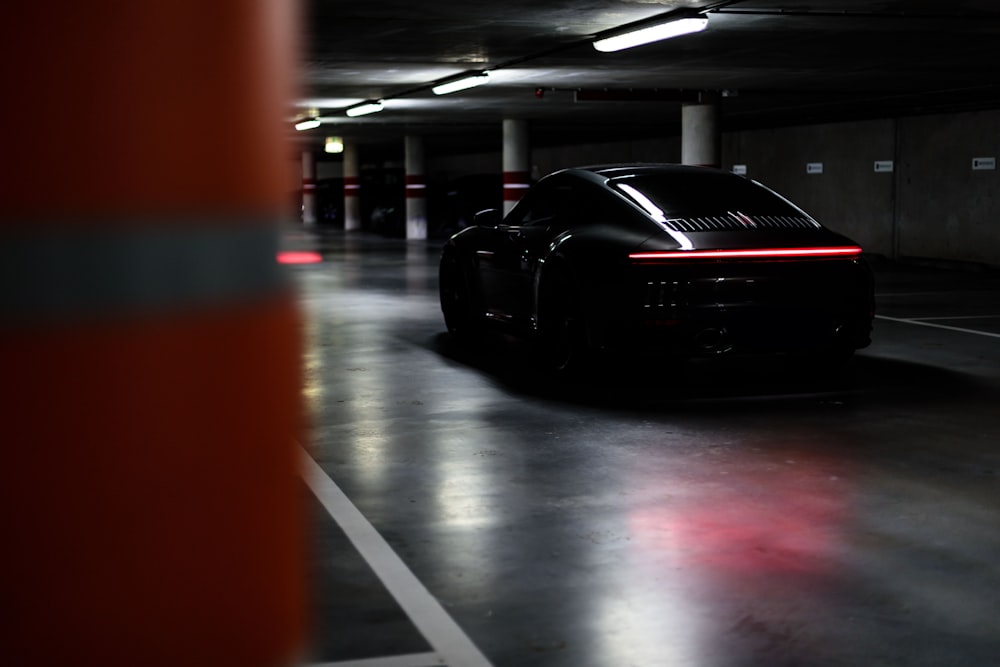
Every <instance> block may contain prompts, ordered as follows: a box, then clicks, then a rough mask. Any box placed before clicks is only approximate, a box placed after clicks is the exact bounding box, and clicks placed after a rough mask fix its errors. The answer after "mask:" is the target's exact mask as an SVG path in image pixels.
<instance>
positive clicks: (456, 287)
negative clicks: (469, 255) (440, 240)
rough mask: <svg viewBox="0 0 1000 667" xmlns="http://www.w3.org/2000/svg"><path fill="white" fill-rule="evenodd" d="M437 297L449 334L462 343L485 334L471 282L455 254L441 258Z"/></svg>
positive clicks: (448, 254)
mask: <svg viewBox="0 0 1000 667" xmlns="http://www.w3.org/2000/svg"><path fill="white" fill-rule="evenodd" d="M438 294H439V298H440V301H441V313H442V314H443V315H444V323H445V326H446V327H447V328H448V333H449V334H451V335H452V336H453V337H454V338H455V339H456V340H458V341H460V342H462V343H472V342H475V341H477V340H478V339H479V338H480V336H481V334H482V324H481V322H480V319H479V315H478V313H477V312H476V309H475V301H474V299H473V292H472V288H471V286H470V284H469V279H468V277H467V275H466V273H465V271H463V270H462V264H461V263H460V261H459V259H458V257H456V256H455V254H454V253H447V254H445V255H444V257H442V259H441V265H440V267H439V269H438Z"/></svg>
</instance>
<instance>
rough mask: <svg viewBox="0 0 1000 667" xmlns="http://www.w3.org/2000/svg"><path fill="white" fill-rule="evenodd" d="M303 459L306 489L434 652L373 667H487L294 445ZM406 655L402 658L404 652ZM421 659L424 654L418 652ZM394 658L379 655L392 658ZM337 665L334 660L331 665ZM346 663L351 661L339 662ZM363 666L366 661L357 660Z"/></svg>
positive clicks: (354, 509) (350, 505)
mask: <svg viewBox="0 0 1000 667" xmlns="http://www.w3.org/2000/svg"><path fill="white" fill-rule="evenodd" d="M299 450H300V454H301V458H302V477H303V479H304V480H305V482H306V485H307V486H309V489H310V490H311V491H312V492H313V495H315V496H316V499H317V500H319V502H320V504H322V505H323V508H324V509H326V511H327V512H328V513H329V514H330V516H331V517H332V518H333V520H334V521H336V522H337V524H338V525H339V526H340V528H341V530H343V531H344V533H345V534H346V535H347V539H349V540H350V541H351V544H353V545H354V548H355V549H357V551H358V553H360V554H361V557H362V558H364V559H365V561H367V563H368V565H369V566H370V567H371V568H372V570H373V571H374V572H375V575H376V576H377V577H378V578H379V579H380V580H381V581H382V584H383V585H384V586H385V587H386V589H387V590H388V591H389V593H390V594H391V595H392V597H394V598H395V599H396V602H397V603H398V604H399V606H400V607H402V609H403V611H404V612H405V613H406V615H407V616H408V617H409V619H410V622H412V623H413V625H415V626H416V627H417V630H419V631H420V633H421V634H422V635H423V636H424V639H426V640H427V642H428V643H429V644H430V645H431V647H432V648H433V649H434V651H435V653H434V654H432V655H431V656H430V657H432V658H434V659H436V660H437V661H438V662H432V663H418V664H414V663H405V665H404V664H402V663H393V662H387V663H381V662H379V663H375V664H376V665H378V667H422V665H424V664H431V665H450V666H451V667H492V666H491V665H490V662H489V660H487V659H486V657H485V656H484V655H483V654H482V653H481V652H480V651H479V649H478V648H476V645H475V644H473V643H472V640H470V639H469V638H468V637H467V636H466V635H465V633H464V632H462V629H461V628H459V627H458V624H456V623H455V621H454V620H453V619H452V618H451V616H449V615H448V612H446V611H445V610H444V608H443V607H442V606H441V603H439V602H438V601H437V600H436V599H435V598H434V596H433V595H431V594H430V592H429V591H428V590H427V588H425V587H424V585H423V584H422V583H420V580H419V579H417V577H416V576H415V575H414V574H413V573H412V572H411V571H410V570H409V568H407V567H406V565H405V564H404V563H403V561H402V559H400V557H399V556H398V555H396V552H395V551H393V550H392V547H390V546H389V544H388V543H387V542H386V541H385V540H384V539H383V538H382V536H381V535H379V533H378V531H377V530H375V527H374V526H372V525H371V524H370V523H368V520H367V519H366V518H365V517H364V515H363V514H361V512H360V511H359V510H358V508H357V507H355V506H354V503H352V502H351V501H350V499H349V498H348V497H347V496H346V495H344V492H343V491H341V490H340V487H338V486H337V485H336V484H335V483H334V482H333V480H332V479H330V477H329V476H328V475H327V474H326V473H325V472H323V469H322V468H321V467H320V466H319V464H317V463H316V461H314V460H313V458H312V456H310V455H309V453H308V452H307V451H306V450H305V448H303V447H302V446H301V445H300V446H299ZM404 657H405V656H404ZM418 657H419V658H420V659H423V658H424V656H423V655H421V656H418ZM393 659H394V658H379V660H393ZM335 664H338V663H335ZM344 664H347V665H351V667H353V665H352V663H344ZM361 665H364V667H368V666H367V665H366V664H365V663H361Z"/></svg>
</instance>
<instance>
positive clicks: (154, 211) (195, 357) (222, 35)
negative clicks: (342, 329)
mask: <svg viewBox="0 0 1000 667" xmlns="http://www.w3.org/2000/svg"><path fill="white" fill-rule="evenodd" d="M56 14H57V15H55V14H53V12H52V10H51V7H49V6H48V5H45V4H43V3H35V4H30V3H29V4H25V5H23V6H20V7H19V8H18V10H17V21H8V22H5V23H4V24H3V26H2V27H0V31H2V34H3V39H4V44H5V46H6V47H7V48H9V49H11V50H12V51H11V52H12V53H31V54H33V55H32V62H31V66H30V67H25V65H24V63H23V62H19V61H17V60H16V59H11V58H7V59H3V60H2V61H0V77H2V80H3V81H4V82H5V90H6V93H7V96H8V99H9V100H10V103H9V104H5V105H3V107H2V108H0V122H2V123H3V126H4V127H6V128H15V129H16V130H17V131H14V132H9V133H8V137H7V141H6V142H5V144H4V157H5V159H7V160H11V161H12V164H17V165H18V169H16V170H13V171H12V172H11V174H9V175H5V178H4V179H2V180H0V202H3V207H4V209H3V211H0V266H3V270H4V275H5V279H4V281H3V284H2V287H0V308H2V311H0V368H3V373H4V381H5V382H6V383H8V386H10V387H16V391H12V392H7V393H6V394H5V398H4V400H5V404H4V415H5V418H4V424H3V429H4V432H3V441H4V444H5V446H4V457H5V465H4V472H3V479H2V480H0V523H2V525H3V527H4V544H5V548H3V549H0V571H2V572H3V573H4V577H5V582H4V585H3V590H2V593H0V606H2V612H0V614H2V616H3V620H2V621H0V647H2V649H0V654H2V656H3V657H2V658H0V662H3V663H4V664H5V665H7V664H9V665H18V666H19V667H35V666H40V665H55V664H79V665H101V666H102V667H134V666H135V665H143V666H144V667H176V666H177V665H185V667H230V666H231V667H237V666H239V667H274V666H275V665H280V664H292V663H293V662H294V661H295V660H296V659H297V658H298V654H299V653H300V652H301V649H302V648H303V645H304V628H305V618H304V606H305V605H304V601H305V594H304V584H305V582H304V554H303V548H304V540H305V536H304V517H303V511H302V507H301V502H302V497H301V493H302V491H301V482H300V480H299V478H298V460H297V458H296V456H297V449H296V448H295V445H294V442H293V440H294V439H296V438H298V437H299V436H301V435H302V434H303V432H304V428H303V420H302V413H301V405H300V402H301V398H300V393H301V381H300V379H301V378H300V370H299V368H300V360H301V351H300V342H299V341H300V326H299V319H300V318H299V313H298V310H297V306H296V301H295V298H294V294H293V291H292V290H291V289H290V288H289V287H288V285H287V281H286V280H285V279H284V277H283V274H282V273H281V271H280V270H279V268H278V267H276V265H275V251H276V249H277V247H278V229H279V222H280V221H281V220H287V219H288V218H289V217H291V215H292V214H293V213H294V211H293V210H292V206H293V203H292V202H290V201H289V192H288V189H289V184H290V183H294V182H295V181H294V180H293V179H295V177H296V174H295V173H294V171H293V170H292V164H291V161H290V160H289V159H288V157H289V155H290V154H291V153H290V146H289V144H288V138H287V136H286V135H285V134H284V133H283V131H282V128H284V127H286V126H287V123H286V122H285V121H284V119H285V115H286V113H287V109H288V100H289V99H292V96H291V93H292V92H293V84H294V80H295V77H294V71H293V67H294V54H295V48H294V47H295V45H294V37H295V35H297V34H299V31H298V28H297V26H296V22H297V18H296V10H295V3H286V2H285V1H284V0H264V1H262V2H258V3H252V4H251V5H247V4H246V3H244V2H242V1H241V0H218V1H216V2H212V3H207V4H206V3H202V2H200V1H198V0H175V1H174V2H170V3H120V2H112V1H111V0H94V2H90V3H86V4H81V5H74V4H72V3H69V4H64V5H61V6H60V8H59V11H58V12H57V13H56ZM95 16H99V17H101V20H99V21H95V20H94V17H95ZM84 25H86V26H87V28H86V30H81V29H80V26H84ZM38 35H46V39H47V40H51V42H49V43H48V45H47V48H45V49H41V50H40V49H38V48H37V40H38ZM181 89H182V90H183V94H173V93H172V92H171V91H175V90H181ZM63 95H65V96H66V97H65V98H63ZM63 99H72V100H74V102H73V104H74V109H75V114H74V121H73V128H72V137H73V150H72V156H70V157H67V152H66V146H65V145H64V144H65V135H63V134H62V133H60V132H37V133H36V132H26V131H24V129H25V128H30V127H36V126H37V125H38V124H41V125H42V126H46V127H55V126H57V125H58V124H60V123H62V122H63V121H64V118H63V115H64V114H63V111H62V105H61V104H60V103H59V102H60V100H63ZM219 109H238V113H234V114H229V115H227V119H226V122H225V123H223V124H217V123H214V122H211V118H210V112H211V111H212V110H219ZM207 114H208V115H207ZM39 174H46V178H44V179H42V178H38V175H39ZM53 182H56V183H58V184H59V187H56V188H54V187H52V183H53Z"/></svg>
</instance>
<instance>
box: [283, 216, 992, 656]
mask: <svg viewBox="0 0 1000 667" xmlns="http://www.w3.org/2000/svg"><path fill="white" fill-rule="evenodd" d="M286 243H287V244H288V245H289V246H294V247H296V248H310V249H316V250H318V251H320V253H321V254H322V256H323V258H324V261H323V262H322V263H319V264H313V265H303V266H297V267H293V268H291V269H290V271H291V273H292V274H293V276H294V277H295V281H296V283H297V285H298V286H299V289H300V292H301V303H302V305H303V312H304V313H305V315H306V320H307V331H306V333H307V345H306V350H305V372H306V384H305V387H304V391H305V396H306V399H307V402H308V406H309V409H310V413H311V416H312V420H313V436H312V442H310V443H308V444H307V447H308V449H309V451H310V453H311V456H312V458H313V459H314V460H315V461H316V462H318V464H319V469H320V474H318V475H315V476H314V477H313V481H312V482H311V488H313V489H315V488H316V480H317V479H320V481H321V482H322V483H327V484H329V485H330V487H332V488H333V489H335V490H336V491H338V492H339V491H342V492H343V494H345V495H346V498H347V499H349V500H348V501H347V502H346V505H344V504H341V505H339V506H337V507H333V508H332V509H331V507H329V506H324V505H321V504H320V502H319V501H318V500H317V496H316V495H314V493H313V492H312V491H308V490H306V491H304V492H305V493H307V497H308V503H309V507H310V508H311V509H312V526H313V534H312V538H313V545H312V557H313V573H312V581H311V589H312V592H313V596H314V597H313V600H314V610H313V621H314V632H313V643H312V646H311V649H310V652H309V655H308V656H307V661H308V662H310V663H324V664H325V663H332V664H337V665H352V666H353V665H359V666H370V667H419V666H420V665H436V664H448V665H452V666H453V667H457V666H459V665H463V666H464V665H470V666H472V665H478V664H493V665H496V666H497V667H501V666H511V667H529V666H532V665H544V666H546V667H556V666H559V667H563V666H565V667H626V666H630V665H636V666H639V665H642V666H643V667H650V666H659V665H663V666H688V665H690V666H692V667H743V666H747V667H749V666H758V665H761V666H764V665H766V666H768V667H778V666H784V665H809V666H813V665H824V666H825V665H845V666H846V665H850V666H852V667H856V666H859V665H864V666H866V667H872V666H876V665H907V666H924V665H926V666H928V667H929V666H935V667H939V666H941V665H963V666H965V665H969V666H981V665H998V664H1000V559H998V555H1000V410H998V408H997V405H998V399H1000V345H998V343H1000V341H998V338H1000V279H998V277H997V276H995V275H991V274H972V273H961V272H955V271H944V270H935V269H929V268H915V267H907V266H901V265H898V264H894V263H889V262H884V261H882V262H877V263H876V265H875V269H876V273H877V279H878V283H877V292H878V299H877V300H878V312H879V318H880V319H878V320H877V322H876V331H875V334H874V341H875V342H874V344H873V345H872V346H871V347H870V348H868V349H866V350H864V351H862V352H860V353H859V354H858V356H857V357H856V359H855V360H854V363H853V367H852V368H851V369H849V370H848V371H847V372H846V373H844V374H843V375H842V376H841V377H839V378H836V379H833V380H823V381H819V380H817V379H816V378H814V377H813V376H812V374H811V373H808V372H805V371H803V370H802V369H798V368H787V367H786V368H781V367H775V366H773V365H771V364H764V363H740V364H731V365H728V364H727V365H719V364H701V365H697V364H696V365H694V366H693V367H692V368H690V369H688V370H687V371H686V372H673V371H672V370H671V369H669V368H650V369H648V370H647V371H644V372H639V371H638V369H636V370H637V372H636V373H634V374H633V375H632V376H631V377H618V376H613V377H605V378H602V379H601V380H600V381H594V382H583V383H578V384H575V385H563V384H559V383H556V382H553V381H551V380H550V379H548V378H547V377H546V376H544V375H542V374H539V373H537V372H535V371H534V370H533V369H532V368H531V367H530V366H526V365H525V364H524V363H523V362H522V361H521V359H522V355H523V353H524V352H525V349H524V346H523V345H521V344H519V343H517V342H516V341H500V340H496V341H491V342H489V343H488V344H487V345H485V346H484V347H483V348H482V350H480V351H479V352H476V353H469V352H463V351H461V350H458V349H455V348H454V346H453V345H452V344H451V341H450V340H449V337H448V335H447V333H446V332H445V328H444V323H443V320H442V318H441V312H440V309H439V306H438V300H437V260H438V256H439V252H440V248H441V242H440V241H428V242H412V241H411V242H407V241H402V240H391V239H384V238H378V237H366V236H363V235H345V234H344V233H343V232H340V231H332V232H326V233H322V234H319V233H315V232H306V231H302V230H290V231H289V233H288V234H287V235H286ZM890 318H891V319H890ZM304 489H306V486H305V485H304ZM345 507H346V509H352V508H356V509H357V510H359V511H360V515H361V517H362V518H360V519H358V518H357V517H354V518H352V517H350V516H346V515H344V514H343V513H342V511H346V510H345ZM331 512H333V513H334V514H335V515H337V514H338V513H340V514H339V516H336V517H335V516H331ZM338 521H339V522H340V523H339V524H338ZM341 524H342V525H343V527H342V525H341ZM371 527H373V528H374V529H375V531H377V533H375V532H370V533H366V532H364V530H366V529H369V528H371ZM359 531H360V532H359ZM349 536H350V540H354V541H353V542H352V541H350V540H349ZM382 540H384V542H382V543H381V546H379V545H378V544H376V543H379V542H380V541H382ZM380 549H381V550H380ZM397 556H398V559H399V560H398V561H393V559H394V558H396V557H397ZM394 568H395V569H394ZM380 577H381V579H380ZM407 577H409V578H407ZM427 593H429V596H426V598H421V595H426V594H427ZM414 600H416V601H414ZM427 600H430V602H429V603H428V602H427ZM435 604H439V605H440V606H439V608H438V609H433V608H432V607H434V605H435ZM421 605H423V606H421ZM439 611H440V612H442V614H441V615H442V616H443V618H439V617H438V616H435V614H437V613H438V612H439ZM425 615H426V617H425ZM428 619H430V620H428ZM449 622H450V623H452V624H453V625H452V626H449V625H448V623H449Z"/></svg>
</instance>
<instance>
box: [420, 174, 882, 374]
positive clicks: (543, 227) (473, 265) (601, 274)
mask: <svg viewBox="0 0 1000 667" xmlns="http://www.w3.org/2000/svg"><path fill="white" fill-rule="evenodd" d="M439 277H440V297H441V309H442V312H443V314H444V319H445V323H446V325H447V327H448V330H449V332H451V334H452V335H453V336H455V337H458V338H464V339H466V340H472V339H475V338H477V337H478V336H479V335H480V334H482V333H484V331H485V329H486V328H487V327H491V328H492V327H498V328H501V329H502V330H505V331H507V332H509V333H512V334H516V335H521V336H530V337H537V338H538V340H540V342H541V343H542V346H541V349H543V350H545V358H546V363H548V364H549V365H551V366H552V367H553V368H555V369H560V370H568V369H570V368H572V367H574V366H577V367H578V366H580V365H581V364H582V363H584V361H585V360H586V358H587V357H588V356H589V355H590V354H591V353H593V352H598V351H614V350H618V351H625V352H639V351H642V352H643V353H644V354H646V353H648V352H650V351H653V352H662V353H664V354H666V355H670V356H671V357H691V356H705V355H720V354H741V353H788V352H803V353H811V354H815V355H817V356H819V357H823V358H830V359H835V358H846V357H849V356H850V355H851V354H853V352H854V351H855V350H856V349H858V348H862V347H865V346H867V345H868V344H869V343H870V342H871V338H870V336H871V329H872V319H873V317H874V295H873V284H872V275H871V271H870V270H869V268H868V265H867V264H866V262H865V260H864V258H863V257H862V250H861V248H860V247H859V246H858V245H857V244H856V243H854V242H853V241H851V240H850V239H847V238H845V237H844V236H841V235H840V234H837V233H835V232H833V231H831V230H829V229H826V228H825V227H823V226H821V225H820V224H819V223H818V222H816V220H814V219H813V218H812V217H810V216H809V215H808V214H806V213H805V212H803V211H802V210H801V209H799V208H798V207H796V206H795V205H794V204H792V203H791V202H789V201H788V200H787V199H785V198H784V197H782V196H780V195H778V194H777V193H775V192H774V191H772V190H770V189H768V188H767V187H765V186H763V185H761V184H760V183H757V182H755V181H752V180H749V179H747V178H745V177H743V176H737V175H735V174H731V173H728V172H725V171H720V170H717V169H709V168H705V167H690V166H681V165H672V164H653V165H645V164H640V165H613V166H595V167H581V168H575V169H566V170H562V171H558V172H555V173H553V174H550V175H548V176H546V177H545V178H543V179H541V180H540V181H538V182H537V183H536V184H535V185H534V186H532V188H531V189H530V190H529V191H528V192H527V193H526V194H525V196H524V197H523V198H522V199H521V201H519V202H518V203H517V205H516V206H515V207H514V208H513V209H512V210H511V211H510V213H509V214H508V215H507V216H506V217H503V218H502V219H501V215H500V212H499V211H497V210H495V209H490V210H486V211H482V212H480V213H479V214H477V216H476V224H475V225H474V226H472V227H468V228H466V229H463V230H462V231H460V232H458V233H457V234H455V235H453V236H452V237H451V238H450V239H449V240H448V241H447V243H446V245H445V247H444V251H443V253H442V256H441V264H440V276H439Z"/></svg>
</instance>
